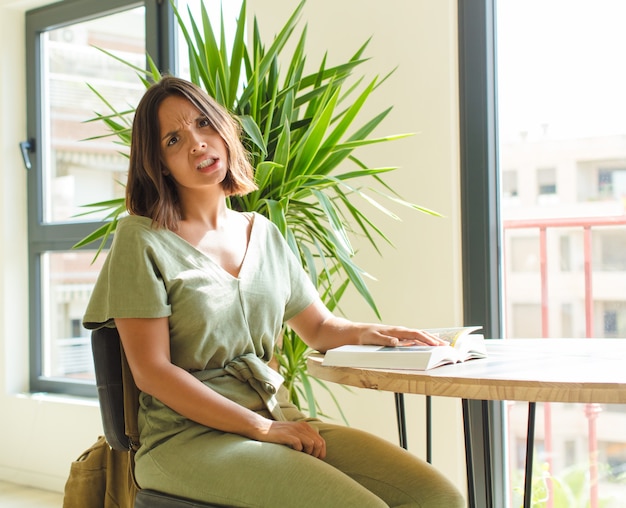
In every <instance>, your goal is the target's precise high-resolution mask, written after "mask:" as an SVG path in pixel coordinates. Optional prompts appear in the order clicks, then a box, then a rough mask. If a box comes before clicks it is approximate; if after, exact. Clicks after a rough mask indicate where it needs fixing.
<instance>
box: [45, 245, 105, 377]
mask: <svg viewBox="0 0 626 508" xmlns="http://www.w3.org/2000/svg"><path fill="white" fill-rule="evenodd" d="M94 254H95V252H94V251H84V250H81V251H69V252H48V253H45V254H44V255H42V257H41V285H42V307H43V309H44V311H43V322H44V323H47V326H45V327H44V328H43V330H42V346H43V347H42V352H43V358H44V361H43V365H42V372H41V374H42V375H43V376H44V377H47V378H55V379H59V378H67V379H71V380H82V381H85V380H88V381H89V380H91V381H93V379H94V370H93V358H92V355H91V342H90V336H89V332H88V330H86V329H85V328H83V326H82V317H83V314H84V313H85V308H86V306H87V302H88V301H89V297H90V296H91V291H92V289H93V285H94V284H95V282H96V278H97V276H98V273H99V271H100V269H101V268H102V264H103V262H104V259H105V256H106V252H103V253H102V254H101V255H100V256H98V258H97V259H96V261H95V262H93V259H94Z"/></svg>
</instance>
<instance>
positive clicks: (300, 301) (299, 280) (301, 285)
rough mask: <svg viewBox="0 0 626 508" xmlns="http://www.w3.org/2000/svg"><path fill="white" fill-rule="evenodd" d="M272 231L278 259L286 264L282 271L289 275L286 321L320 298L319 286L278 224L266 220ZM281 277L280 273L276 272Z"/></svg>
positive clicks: (271, 234) (271, 235)
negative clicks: (311, 277) (286, 239)
mask: <svg viewBox="0 0 626 508" xmlns="http://www.w3.org/2000/svg"><path fill="white" fill-rule="evenodd" d="M266 222H267V224H268V229H269V231H270V234H269V236H270V237H271V238H272V242H273V243H274V245H275V248H276V250H277V251H278V252H277V253H276V259H280V260H281V262H282V263H285V264H286V266H283V267H281V268H282V270H281V271H282V272H283V273H284V272H285V269H286V272H287V273H288V275H289V297H288V299H287V301H286V303H285V311H284V318H283V319H284V321H289V320H290V319H291V318H292V317H294V316H295V315H297V314H298V313H300V312H301V311H303V310H304V309H306V308H307V307H308V306H309V305H311V304H312V303H313V302H314V301H315V300H317V299H319V293H318V292H317V288H316V287H315V285H314V284H313V282H312V281H311V279H310V278H309V275H308V274H307V273H306V271H305V270H304V268H303V267H302V264H301V263H300V260H299V259H298V258H297V257H296V255H295V254H294V253H293V251H292V250H291V249H290V248H289V245H288V244H287V242H286V241H285V239H284V238H283V236H282V234H281V233H280V231H279V230H278V228H277V227H276V225H275V224H274V223H272V222H270V221H266ZM276 276H277V277H279V276H280V275H279V273H277V274H276Z"/></svg>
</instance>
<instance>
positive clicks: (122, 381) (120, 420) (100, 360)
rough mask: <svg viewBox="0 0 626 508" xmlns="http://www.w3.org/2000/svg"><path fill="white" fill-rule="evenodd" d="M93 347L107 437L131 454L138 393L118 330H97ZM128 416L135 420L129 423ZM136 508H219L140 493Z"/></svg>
mask: <svg viewBox="0 0 626 508" xmlns="http://www.w3.org/2000/svg"><path fill="white" fill-rule="evenodd" d="M91 347H92V352H93V360H94V365H95V372H96V386H97V388H98V399H99V401H100V414H101V415H102V426H103V428H104V436H105V437H106V440H107V442H108V443H109V446H110V447H111V448H113V449H114V450H119V451H128V450H130V449H131V448H132V447H133V446H135V447H136V445H137V444H138V442H139V436H138V433H137V430H136V428H137V417H136V415H137V409H138V406H139V399H138V397H139V390H138V389H137V386H136V385H135V383H134V381H133V378H132V375H131V373H130V369H129V368H128V364H127V363H126V359H125V357H124V355H123V350H122V347H121V343H120V337H119V334H118V333H117V329H115V328H101V329H100V330H94V331H93V332H92V333H91ZM124 391H126V402H125V397H124ZM126 412H128V413H129V415H134V416H132V417H131V418H128V420H127V419H126V417H125V415H126ZM135 508H218V505H214V504H207V503H202V502H199V501H193V500H190V499H183V498H180V497H176V496H172V495H171V494H165V493H163V492H157V491H155V490H148V489H140V490H139V492H138V493H137V496H136V497H135Z"/></svg>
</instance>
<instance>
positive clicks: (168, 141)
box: [165, 136, 178, 146]
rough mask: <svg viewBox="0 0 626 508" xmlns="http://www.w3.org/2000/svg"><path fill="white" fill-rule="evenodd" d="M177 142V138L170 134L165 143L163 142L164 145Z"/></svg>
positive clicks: (171, 144)
mask: <svg viewBox="0 0 626 508" xmlns="http://www.w3.org/2000/svg"><path fill="white" fill-rule="evenodd" d="M177 142H178V138H177V137H176V136H172V137H171V138H170V139H168V140H167V143H166V144H165V146H173V145H175V144H176V143H177Z"/></svg>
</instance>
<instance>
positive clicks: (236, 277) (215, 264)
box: [170, 212, 256, 280]
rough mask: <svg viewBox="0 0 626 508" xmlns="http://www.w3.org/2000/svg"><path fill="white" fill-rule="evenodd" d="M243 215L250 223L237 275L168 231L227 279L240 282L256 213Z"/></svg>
mask: <svg viewBox="0 0 626 508" xmlns="http://www.w3.org/2000/svg"><path fill="white" fill-rule="evenodd" d="M243 215H245V216H246V218H248V220H249V223H250V234H249V235H248V241H247V243H246V251H245V252H244V254H243V258H242V259H241V263H240V265H239V269H238V270H237V274H236V275H234V274H232V273H231V272H229V271H228V270H226V268H224V267H223V266H222V265H221V264H220V263H218V262H217V261H216V260H215V259H213V258H212V257H211V256H210V255H209V254H207V253H206V252H203V251H201V250H200V249H198V248H197V247H195V246H194V245H192V244H191V243H190V242H188V241H187V240H185V239H184V238H183V237H182V236H180V235H178V234H176V233H174V232H173V231H170V232H171V233H172V234H173V235H174V236H175V237H176V238H178V239H180V240H181V241H182V242H183V243H184V244H185V245H187V246H188V247H189V248H190V249H193V251H194V252H196V253H197V254H199V255H200V256H202V258H204V259H207V260H208V261H209V262H210V263H211V264H212V265H214V266H216V267H217V268H218V269H219V270H220V271H221V272H223V273H224V274H226V275H228V276H229V277H231V278H232V279H234V280H240V279H241V272H242V271H243V270H244V266H245V265H246V261H247V259H248V253H249V252H250V245H251V244H252V238H253V235H254V234H255V233H254V230H255V225H256V220H255V217H256V213H255V212H250V214H249V215H248V214H246V213H243Z"/></svg>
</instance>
